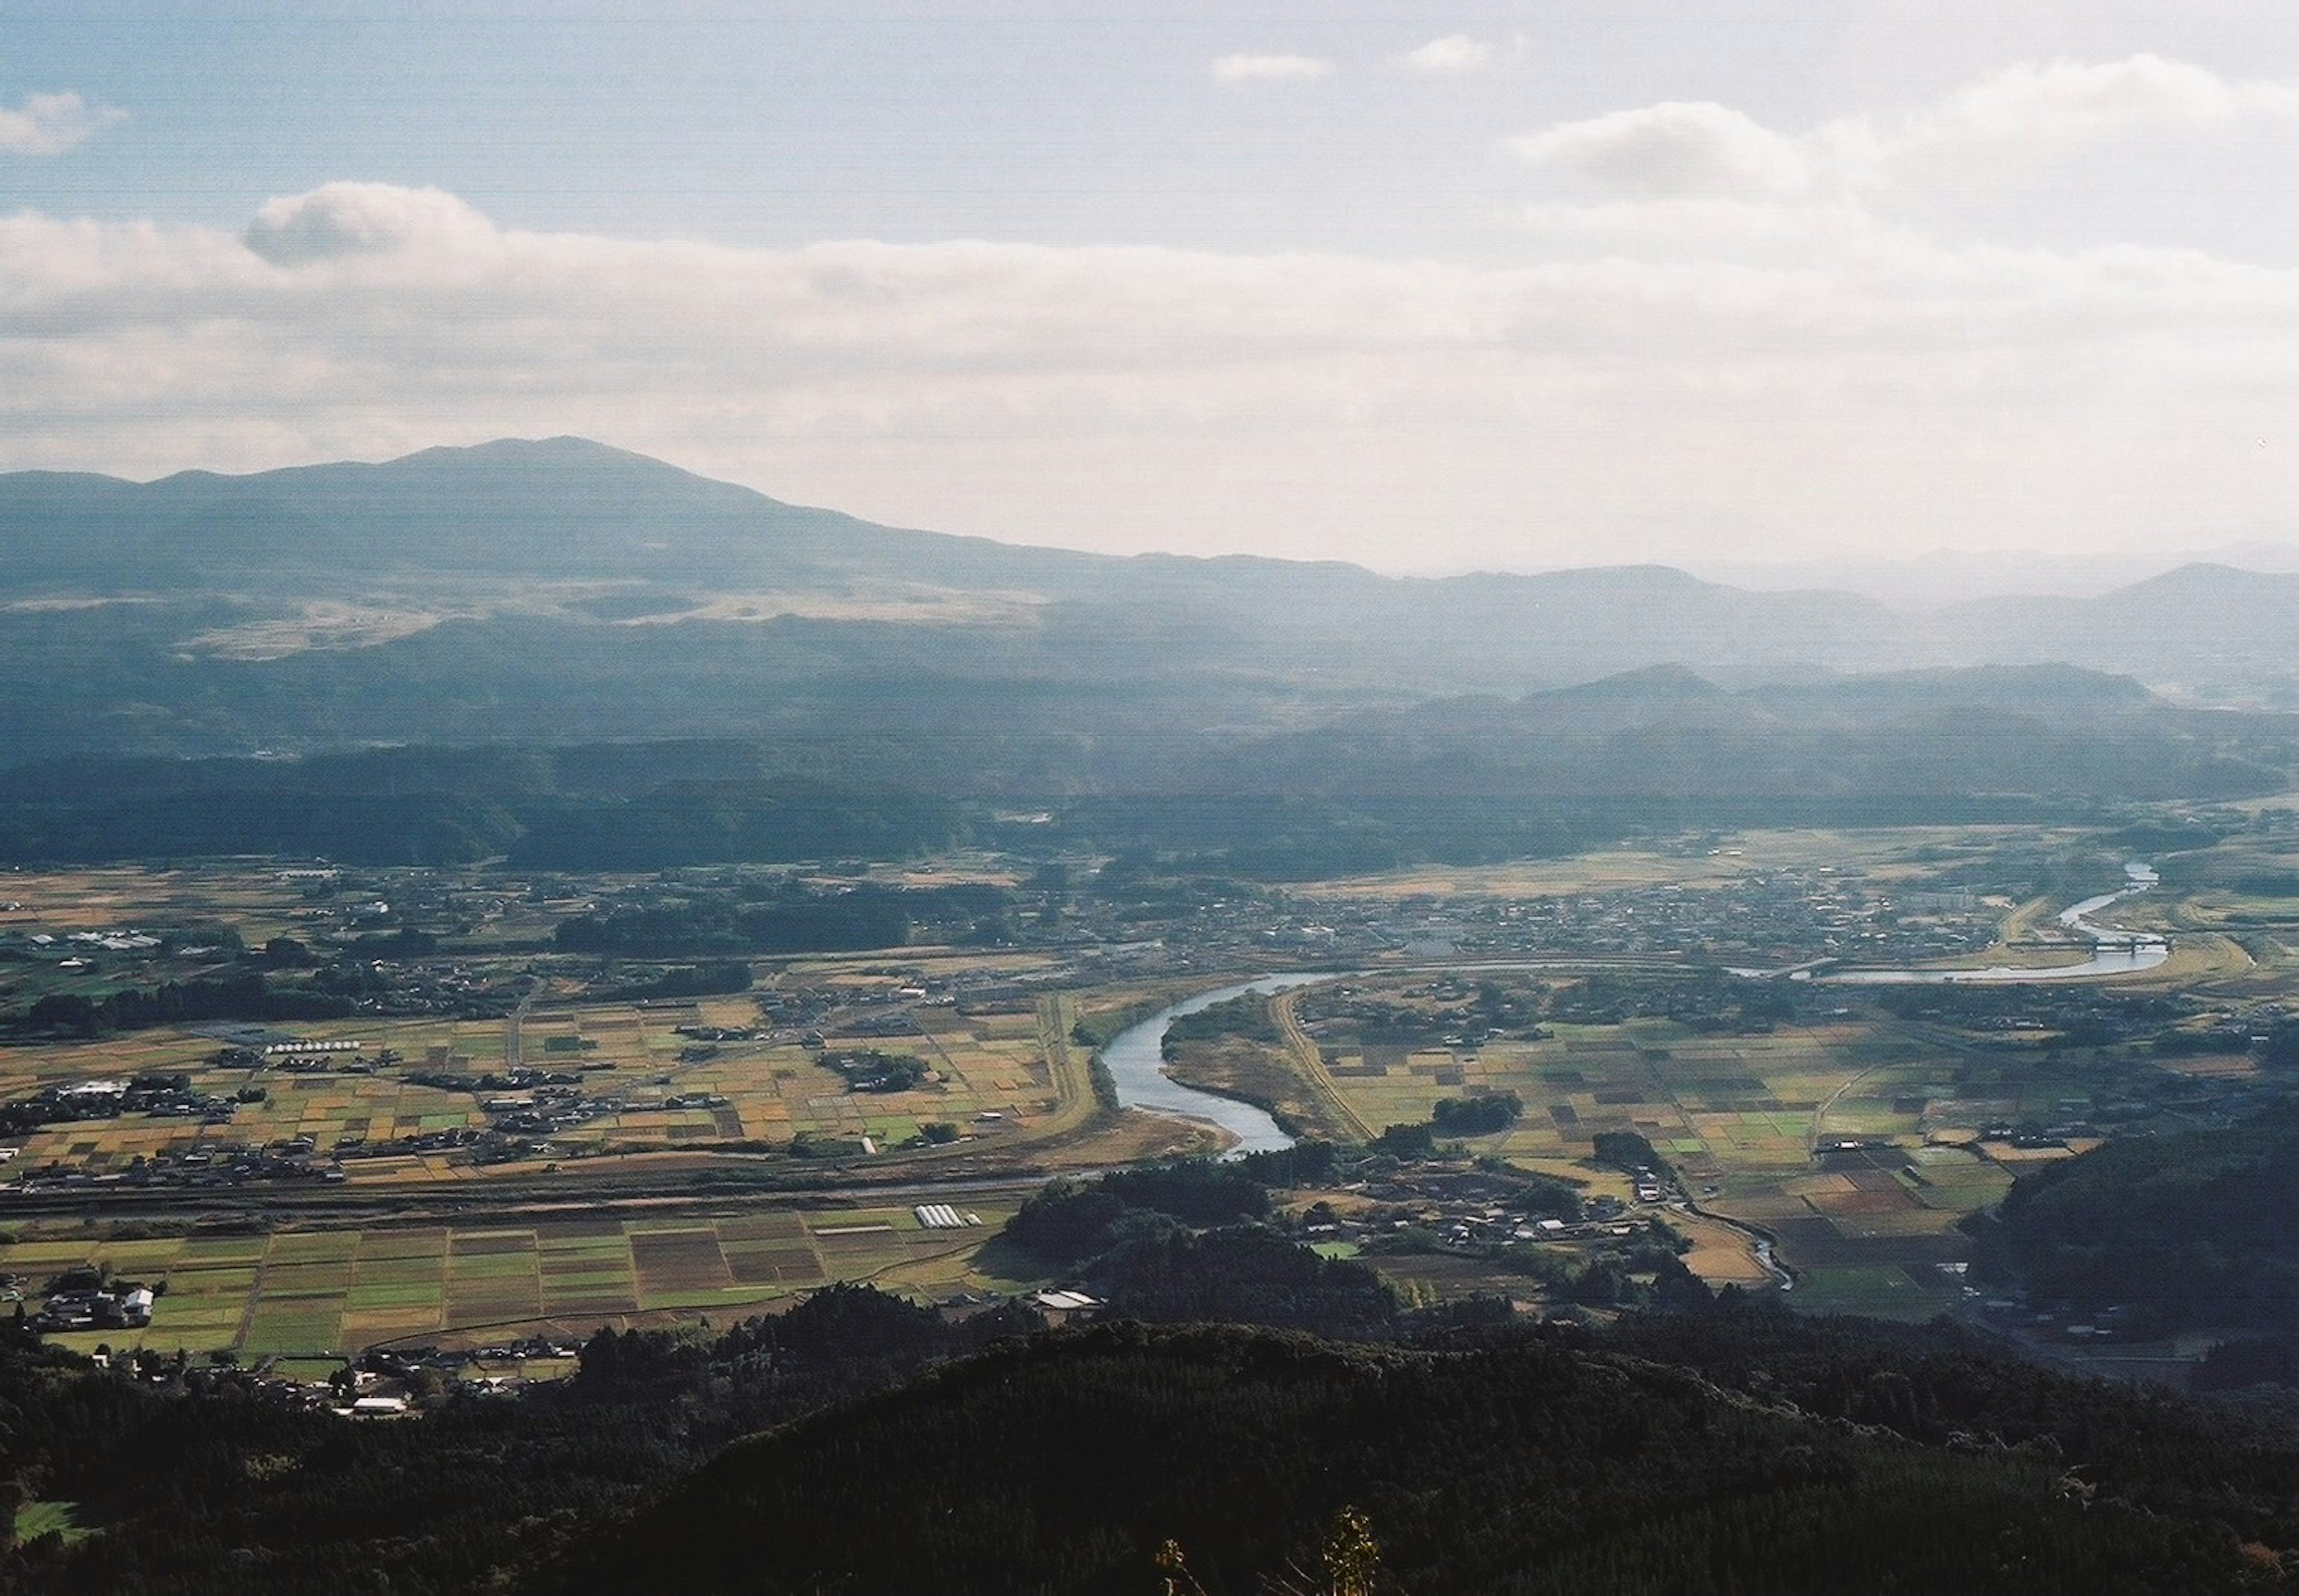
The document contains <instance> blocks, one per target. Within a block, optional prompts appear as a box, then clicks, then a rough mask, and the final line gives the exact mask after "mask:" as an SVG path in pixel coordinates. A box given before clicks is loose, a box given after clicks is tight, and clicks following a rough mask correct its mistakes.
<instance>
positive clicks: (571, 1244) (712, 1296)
mask: <svg viewBox="0 0 2299 1596" xmlns="http://www.w3.org/2000/svg"><path fill="white" fill-rule="evenodd" d="M1019 1201H1020V1198H1019V1196H1018V1194H1017V1195H1013V1196H999V1197H995V1198H992V1197H989V1196H984V1197H982V1198H980V1199H979V1200H971V1199H970V1200H969V1201H967V1202H965V1203H962V1204H958V1205H956V1206H958V1207H959V1209H960V1211H961V1212H962V1213H968V1214H972V1215H974V1216H975V1217H977V1218H979V1219H980V1220H981V1223H980V1225H979V1226H969V1227H967V1228H966V1229H963V1230H955V1231H953V1230H929V1229H926V1228H925V1227H924V1226H921V1225H920V1224H919V1223H918V1220H917V1216H916V1215H915V1214H914V1213H913V1212H912V1210H911V1209H909V1208H906V1207H886V1208H840V1209H810V1210H803V1211H801V1210H797V1209H752V1210H750V1211H743V1212H718V1213H693V1214H681V1215H675V1216H674V1215H659V1216H653V1215H651V1216H648V1217H618V1216H614V1215H610V1214H601V1215H598V1216H594V1217H554V1218H549V1219H544V1220H537V1221H534V1222H513V1221H510V1220H508V1219H504V1220H499V1221H487V1222H484V1223H471V1224H414V1225H386V1226H369V1227H365V1228H357V1229H354V1228H345V1229H340V1230H287V1231H280V1232H277V1233H273V1234H263V1233H261V1232H245V1233H240V1234H191V1235H187V1236H179V1237H178V1236H170V1237H160V1238H152V1239H134V1240H126V1239H123V1240H115V1239H108V1238H102V1237H98V1236H93V1235H90V1234H88V1233H87V1230H86V1229H85V1227H82V1226H77V1225H67V1224H64V1223H62V1222H58V1223H57V1224H56V1225H54V1226H50V1227H49V1228H48V1229H46V1231H41V1230H37V1229H36V1230H33V1231H30V1232H28V1233H26V1234H21V1236H20V1238H19V1239H17V1240H14V1241H12V1242H8V1243H0V1275H10V1274H12V1275H16V1276H23V1277H25V1278H27V1279H28V1280H29V1282H30V1284H31V1287H32V1289H33V1290H34V1291H37V1288H38V1286H39V1285H40V1284H42V1283H43V1282H45V1281H46V1279H47V1278H49V1277H51V1276H54V1275H57V1274H59V1273H61V1272H62V1271H63V1270H66V1269H70V1268H77V1267H79V1266H81V1265H89V1264H95V1265H101V1266H104V1267H105V1268H109V1269H110V1270H111V1271H112V1274H113V1275H114V1276H122V1277H127V1278H131V1279H137V1280H141V1281H144V1282H145V1283H146V1284H153V1285H155V1286H156V1285H157V1284H159V1283H160V1282H162V1281H164V1282H165V1283H166V1290H165V1291H164V1293H162V1295H161V1296H160V1298H159V1301H158V1304H157V1306H156V1308H155V1309H154V1314H153V1319H152V1323H151V1325H150V1326H148V1327H147V1328H145V1329H141V1330H126V1331H122V1330H110V1331H89V1332H83V1333H78V1334H60V1335H54V1336H51V1337H50V1338H49V1339H50V1340H52V1341H54V1342H56V1343H57V1344H60V1345H64V1346H72V1347H77V1348H79V1350H81V1351H87V1350H89V1349H92V1348H93V1347H94V1346H95V1345H96V1343H98V1342H108V1343H109V1344H111V1345H112V1346H151V1347H154V1348H159V1349H162V1350H164V1351H175V1350H177V1349H178V1348H181V1349H183V1350H185V1351H192V1352H203V1351H232V1352H235V1353H237V1354H238V1355H239V1356H240V1357H241V1358H243V1359H254V1358H264V1357H283V1358H294V1357H306V1358H310V1357H322V1356H327V1355H329V1354H340V1353H344V1352H352V1351H359V1350H361V1349H362V1348H365V1347H369V1346H374V1345H378V1344H379V1343H384V1342H411V1343H422V1344H437V1345H444V1346H477V1345H485V1344H489V1343H492V1342H498V1341H505V1340H514V1339H519V1338H521V1337H524V1336H527V1335H532V1334H543V1335H547V1336H551V1337H553V1338H560V1337H564V1338H569V1339H573V1338H577V1337H580V1336H582V1335H585V1334H589V1333H590V1332H591V1331H593V1330H594V1329H596V1328H598V1327H599V1326H602V1325H613V1326H633V1325H656V1326H661V1325H672V1324H677V1323H681V1322H686V1323H692V1322H695V1321H697V1320H699V1319H701V1318H709V1319H711V1320H713V1321H715V1322H719V1323H725V1322H726V1321H728V1320H731V1319H735V1318H743V1317H744V1316H746V1315H748V1314H752V1313H757V1312H760V1311H769V1310H771V1309H774V1308H775V1307H776V1305H777V1304H779V1303H782V1302H784V1301H787V1300H789V1299H791V1298H792V1297H793V1296H796V1295H798V1294H800V1293H805V1292H808V1291H811V1290H814V1289H816V1288H818V1287H819V1286H823V1285H826V1284H831V1283H832V1282H834V1281H857V1282H859V1281H872V1282H875V1283H877V1284H881V1285H883V1286H885V1287H886V1288H888V1289H892V1290H903V1291H908V1292H910V1293H917V1294H921V1295H928V1296H934V1295H945V1294H950V1293H957V1292H960V1291H969V1290H970V1291H981V1290H984V1289H1010V1287H1011V1286H1012V1285H1013V1284H1017V1283H1014V1282H1008V1281H1002V1280H1000V1279H997V1278H994V1277H992V1276H985V1275H983V1274H981V1273H979V1272H977V1270H976V1268H975V1253H976V1252H977V1251H978V1250H979V1249H980V1247H981V1245H982V1243H984V1241H985V1240H986V1239H988V1238H989V1237H990V1236H992V1235H993V1234H996V1233H997V1230H998V1228H999V1227H1000V1226H1002V1225H1003V1224H1004V1223H1005V1221H1006V1220H1007V1219H1008V1218H1009V1217H1011V1215H1012V1213H1013V1211H1014V1209H1015V1207H1016V1206H1017V1204H1018V1202H1019Z"/></svg>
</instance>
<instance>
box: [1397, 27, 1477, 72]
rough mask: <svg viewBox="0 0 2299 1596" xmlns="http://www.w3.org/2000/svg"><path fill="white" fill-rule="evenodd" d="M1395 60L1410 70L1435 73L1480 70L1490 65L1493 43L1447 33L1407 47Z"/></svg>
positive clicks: (1461, 34)
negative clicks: (1415, 46)
mask: <svg viewBox="0 0 2299 1596" xmlns="http://www.w3.org/2000/svg"><path fill="white" fill-rule="evenodd" d="M1492 61H1493V46H1491V45H1490V44H1488V43H1486V42H1485V41H1484V40H1483V39H1480V38H1472V37H1470V36H1469V35H1467V34H1465V33H1448V34H1446V35H1445V36H1444V37H1441V38H1432V39H1431V40H1430V41H1429V42H1428V43H1427V44H1425V45H1423V46H1421V47H1420V48H1418V49H1416V50H1407V52H1406V53H1405V54H1403V55H1400V56H1398V62H1399V63H1400V64H1402V65H1403V66H1405V67H1406V68H1407V70H1409V71H1415V72H1428V73H1432V74H1435V75H1446V74H1450V73H1455V72H1475V71H1482V70H1483V69H1485V68H1486V67H1489V66H1490V65H1491V64H1492Z"/></svg>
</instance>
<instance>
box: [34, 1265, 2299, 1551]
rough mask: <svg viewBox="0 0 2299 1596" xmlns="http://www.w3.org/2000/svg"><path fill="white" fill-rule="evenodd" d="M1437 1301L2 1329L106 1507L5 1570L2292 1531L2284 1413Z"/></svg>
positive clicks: (2193, 1547) (2053, 1544)
mask: <svg viewBox="0 0 2299 1596" xmlns="http://www.w3.org/2000/svg"><path fill="white" fill-rule="evenodd" d="M1448 1320H1449V1322H1436V1323H1431V1324H1426V1325H1423V1326H1421V1327H1419V1328H1418V1329H1411V1330H1407V1332H1406V1333H1405V1336H1404V1339H1402V1340H1398V1339H1390V1340H1388V1341H1386V1342H1365V1341H1357V1342H1330V1341H1321V1340H1317V1339H1315V1338H1313V1337H1310V1336H1307V1335H1304V1334H1281V1333H1272V1332H1267V1331H1258V1330H1253V1329H1249V1328H1241V1327H1221V1326H1174V1327H1168V1328H1152V1327H1148V1326H1142V1325H1139V1324H1135V1323H1131V1322H1126V1323H1117V1324H1111V1325H1107V1326H1099V1327H1095V1328H1092V1329H1087V1330H1073V1331H1066V1332H1058V1333H1054V1334H1036V1335H1034V1336H1032V1337H1031V1338H1029V1339H1027V1340H1024V1339H1020V1338H1019V1333H1021V1332H1023V1331H1025V1329H1026V1323H1027V1316H1022V1317H1019V1318H1013V1317H1007V1318H989V1319H984V1320H979V1321H976V1322H973V1323H971V1324H961V1325H959V1326H945V1325H944V1324H942V1321H940V1320H939V1319H937V1318H936V1317H935V1316H934V1314H933V1313H932V1312H931V1311H930V1310H926V1309H917V1308H911V1307H909V1306H908V1305H906V1304H903V1303H901V1302H900V1301H895V1300H893V1299H891V1298H885V1297H881V1296H879V1295H878V1294H877V1293H873V1292H870V1291H868V1290H867V1289H864V1288H853V1287H840V1288H834V1289H833V1290H832V1291H830V1292H826V1293H822V1294H820V1295H819V1296H818V1297H817V1298H815V1299H814V1300H813V1301H810V1302H809V1303H808V1304H806V1305H805V1306H803V1307H801V1309H797V1310H795V1311H793V1313H791V1314H790V1315H787V1316H785V1317H784V1318H782V1319H779V1320H764V1321H759V1322H757V1323H755V1324H752V1325H749V1326H740V1327H737V1328H736V1329H735V1330H733V1331H730V1332H728V1333H726V1334H724V1335H722V1336H720V1337H719V1338H718V1339H716V1340H711V1341H707V1342H706V1341H697V1340H695V1339H694V1338H692V1337H688V1338H685V1339H684V1340H677V1341H675V1340H673V1339H672V1338H670V1337H668V1336H666V1335H661V1334H636V1333H631V1334H614V1333H611V1332H608V1333H602V1335H601V1336H600V1337H598V1338H596V1339H594V1341H593V1342H592V1343H591V1345H590V1346H589V1347H588V1348H587V1349H586V1351H585V1359H584V1367H583V1372H582V1374H581V1375H580V1376H577V1379H576V1380H574V1381H573V1382H571V1383H570V1384H568V1385H566V1386H564V1387H562V1388H560V1389H558V1390H555V1391H544V1392H535V1393H532V1394H530V1395H528V1396H527V1397H525V1398H523V1399H520V1400H519V1401H503V1400H500V1399H495V1400H489V1399H486V1398H483V1397H477V1396H464V1397H461V1398H459V1399H456V1400H452V1401H448V1402H447V1403H446V1405H444V1406H443V1407H439V1408H437V1409H436V1410H434V1411H432V1412H430V1413H428V1414H427V1415H426V1417H424V1418H422V1419H421V1420H420V1421H419V1422H401V1423H382V1424H367V1425H347V1424H346V1423H345V1422H344V1420H342V1419H340V1418H338V1417H335V1416H334V1415H332V1414H328V1413H326V1412H316V1413H315V1412H296V1411H294V1410H291V1409H286V1408H284V1407H282V1406H280V1405H279V1404H278V1403H277V1402H276V1401H270V1400H269V1399H267V1398H266V1397H265V1396H264V1395H262V1394H261V1392H258V1391H256V1389H255V1388H254V1387H253V1384H250V1383H249V1382H247V1381H246V1380H245V1377H244V1376H241V1375H239V1374H238V1373H237V1372H236V1371H231V1370H225V1369H215V1370H212V1369H206V1368H203V1367H196V1366H195V1367H184V1366H183V1365H182V1364H180V1363H179V1362H171V1361H170V1360H169V1359H164V1358H158V1357H154V1358H151V1359H145V1362H144V1363H143V1364H138V1365H131V1364H130V1362H129V1360H128V1359H121V1360H120V1365H119V1367H115V1368H114V1369H112V1370H111V1371H103V1370H96V1369H93V1368H89V1367H87V1366H85V1365H84V1364H79V1362H78V1360H76V1359H70V1358H67V1357H64V1356H62V1355H58V1354H48V1353H40V1352H37V1351H30V1350H28V1349H24V1348H21V1347H12V1348H4V1349H0V1402H4V1404H5V1406H4V1412H5V1414H6V1416H7V1420H8V1424H9V1435H10V1439H11V1447H12V1464H13V1467H12V1472H11V1475H10V1479H11V1481H12V1485H13V1489H14V1492H16V1495H17V1499H18V1500H38V1499H40V1498H42V1497H45V1498H46V1499H48V1500H68V1501H71V1502H74V1503H76V1504H78V1514H77V1525H78V1527H79V1530H82V1531H93V1532H94V1533H93V1534H86V1535H85V1536H84V1538H79V1539H77V1540H73V1541H67V1540H66V1539H63V1538H61V1537H51V1538H49V1539H46V1540H41V1541H36V1542H32V1543H30V1544H29V1545H25V1546H22V1547H20V1548H18V1549H16V1550H14V1551H12V1552H8V1553H5V1554H4V1555H0V1588H4V1589H10V1590H24V1591H42V1592H50V1591H53V1592H176V1593H181V1596H194V1593H196V1592H223V1591H231V1592H278V1593H281V1596H286V1593H290V1592H295V1593H301V1592H315V1593H316V1592H342V1591H346V1590H353V1591H363V1590H376V1591H382V1590H390V1591H394V1592H443V1593H444V1592H471V1591H478V1590H497V1591H501V1590H504V1589H517V1590H520V1591H524V1592H530V1593H531V1596H572V1593H575V1592H581V1593H583V1596H593V1593H602V1596H603V1593H609V1592H629V1593H632V1596H637V1593H640V1592H660V1591H668V1590H678V1591H687V1592H698V1593H701V1592H721V1591H724V1592H735V1591H742V1592H759V1593H761V1596H770V1593H772V1592H785V1591H787V1592H817V1591H831V1590H836V1591H847V1592H885V1593H888V1596H897V1593H903V1596H907V1593H910V1592H922V1591H935V1592H1048V1593H1053V1592H1080V1593H1084V1592H1096V1593H1100V1592H1155V1591H1158V1590H1160V1589H1161V1588H1163V1587H1162V1584H1161V1579H1162V1575H1161V1574H1160V1571H1159V1568H1158V1554H1159V1550H1160V1549H1161V1548H1162V1547H1163V1546H1165V1545H1166V1543H1167V1542H1173V1543H1174V1544H1175V1545H1177V1546H1178V1547H1179V1549H1180V1551H1181V1554H1182V1556H1183V1558H1184V1559H1186V1562H1187V1566H1188V1567H1189V1569H1190V1571H1191V1575H1192V1576H1193V1577H1194V1578H1195V1579H1196V1580H1197V1581H1199V1583H1200V1585H1201V1587H1202V1588H1203V1589H1204V1590H1205V1591H1206V1592H1208V1593H1209V1596H1232V1593H1234V1596H1246V1593H1248V1592H1259V1591H1263V1590H1266V1589H1267V1588H1269V1587H1268V1586H1267V1584H1266V1583H1265V1582H1266V1581H1267V1580H1269V1579H1271V1578H1273V1577H1279V1578H1282V1577H1283V1576H1284V1575H1285V1572H1286V1570H1287V1568H1288V1567H1289V1566H1291V1567H1307V1568H1315V1567H1316V1566H1317V1548H1318V1545H1319V1542H1320V1541H1321V1539H1322V1538H1323V1537H1324V1534H1325V1533H1326V1531H1327V1528H1328V1526H1329V1525H1331V1524H1332V1521H1333V1519H1334V1517H1335V1516H1336V1515H1337V1514H1338V1513H1339V1512H1340V1510H1341V1509H1344V1508H1353V1509H1357V1510H1358V1511H1359V1512H1361V1513H1362V1514H1363V1515H1364V1516H1365V1518H1366V1520H1367V1521H1368V1522H1369V1524H1370V1525H1371V1528H1372V1533H1373V1536H1374V1541H1375V1542H1376V1543H1377V1545H1378V1548H1379V1552H1380V1557H1381V1560H1382V1577H1381V1579H1380V1581H1379V1583H1378V1584H1377V1587H1376V1588H1378V1589H1381V1590H1383V1591H1388V1592H1400V1593H1403V1596H1438V1593H1439V1592H1692V1591H1720V1592H1721V1591H1741V1592H1822V1591H1827V1592H1849V1591H1900V1592H2007V1593H2017V1596H2044V1593H2048V1592H2086V1593H2090V1592H2134V1593H2137V1592H2166V1591H2183V1592H2184V1591H2195V1592H2205V1591H2235V1590H2249V1589H2262V1588H2267V1587H2270V1586H2273V1585H2275V1584H2279V1583H2280V1582H2281V1578H2282V1575H2281V1569H2280V1566H2279V1564H2278V1560H2277V1555H2276V1553H2275V1552H2274V1551H2273V1550H2270V1548H2273V1547H2282V1546H2289V1545H2291V1544H2293V1543H2294V1542H2295V1540H2299V1433H2295V1432H2294V1430H2293V1429H2292V1428H2291V1427H2290V1426H2289V1424H2288V1422H2287V1421H2286V1420H2282V1419H2277V1418H2271V1417H2267V1416H2265V1415H2253V1416H2246V1414H2245V1412H2244V1411H2243V1410H2242V1409H2237V1408H2231V1407H2211V1406H2205V1405H2202V1404H2196V1403H2191V1402H2187V1401H2176V1400H2172V1399H2169V1398H2164V1397H2161V1396H2155V1395H2150V1394H2146V1393H2145V1392H2139V1391H2137V1390H2134V1389H2131V1388H2128V1387H2121V1386H2112V1385H2106V1384H2097V1383H2095V1382H2087V1381H2078V1380H2071V1379H2069V1378H2067V1377H2065V1376H2059V1375H2054V1374H2051V1373H2048V1372H2046V1371H2043V1370H2039V1369H2037V1368H2034V1367H2029V1366H2025V1365H2021V1364H2018V1363H2014V1362H2010V1361H2006V1360H2004V1359H1998V1358H1996V1357H1992V1356H1990V1355H1988V1353H1987V1352H1986V1351H1983V1350H1982V1349H1981V1348H1980V1347H1979V1346H1978V1345H1977V1344H1975V1343H1974V1342H1971V1341H1970V1340H1969V1339H1968V1338H1966V1337H1964V1336H1963V1335H1962V1334H1957V1333H1955V1332H1952V1331H1948V1330H1946V1329H1944V1328H1937V1327H1936V1328H1931V1329H1916V1328H1893V1327H1887V1326H1875V1325H1867V1324H1863V1323H1861V1322H1858V1321H1845V1320H1818V1321H1815V1320H1805V1319H1799V1318H1795V1317H1794V1316H1791V1315H1789V1314H1787V1313H1786V1312H1784V1311H1782V1310H1780V1309H1758V1308H1755V1307H1750V1306H1746V1305H1742V1304H1739V1303H1736V1302H1734V1301H1730V1300H1727V1301H1722V1302H1720V1303H1718V1304H1716V1305H1714V1306H1712V1307H1709V1308H1706V1309H1699V1310H1697V1311H1695V1312H1692V1313H1689V1314H1685V1315H1676V1316H1663V1317H1656V1318H1638V1319H1630V1320H1625V1321H1623V1323H1621V1324H1620V1325H1618V1326H1614V1327H1613V1328H1611V1329H1608V1330H1601V1331H1600V1330H1583V1329H1575V1328H1572V1327H1567V1326H1547V1327H1542V1328H1537V1329H1536V1328H1529V1327H1521V1328H1512V1327H1507V1326H1504V1325H1502V1324H1500V1323H1499V1322H1498V1321H1497V1320H1490V1319H1489V1320H1488V1321H1487V1322H1485V1323H1483V1324H1481V1325H1480V1324H1479V1323H1477V1322H1476V1316H1473V1315H1465V1314H1462V1313H1454V1314H1452V1315H1450V1316H1448ZM1001 1337H1005V1338H1008V1339H1000V1338H1001ZM953 1357H954V1358H956V1359H958V1360H957V1361H954V1362H947V1363H940V1366H939V1367H936V1366H937V1364H938V1362H939V1360H942V1359H951V1358H953ZM826 1404H828V1405H827V1406H826ZM795 1416H805V1417H795ZM776 1425H779V1427H774V1428H768V1429H765V1430H764V1433H762V1434H758V1435H756V1436H755V1437H754V1438H751V1439H749V1440H743V1441H739V1442H735V1444H734V1445H733V1446H731V1447H730V1448H726V1450H725V1451H723V1453H722V1454H721V1455H718V1456H717V1457H716V1458H715V1460H714V1459H713V1457H712V1455H713V1454H714V1453H718V1452H719V1450H720V1449H721V1448H722V1447H726V1442H728V1441H730V1440H732V1439H733V1438H734V1437H735V1436H736V1435H739V1434H741V1433H742V1432H743V1430H744V1429H746V1428H748V1429H759V1428H760V1427H761V1426H776Z"/></svg>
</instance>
